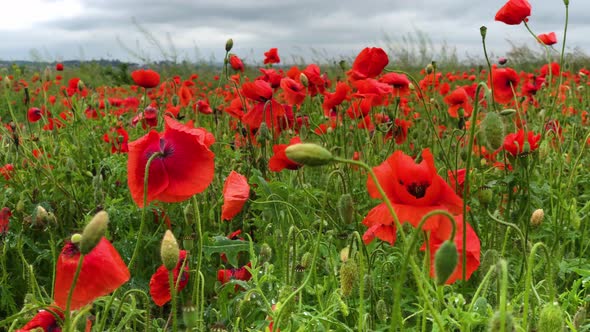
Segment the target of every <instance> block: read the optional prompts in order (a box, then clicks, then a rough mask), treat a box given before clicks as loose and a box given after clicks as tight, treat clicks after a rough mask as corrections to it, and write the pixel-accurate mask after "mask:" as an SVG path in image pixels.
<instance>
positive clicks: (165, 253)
mask: <svg viewBox="0 0 590 332" xmlns="http://www.w3.org/2000/svg"><path fill="white" fill-rule="evenodd" d="M160 256H161V257H162V263H163V264H164V266H165V267H166V269H167V270H168V271H172V270H173V269H174V268H175V267H176V264H177V263H178V259H179V258H180V249H179V248H178V242H176V238H175V237H174V234H172V231H170V230H166V233H165V234H164V238H163V239H162V245H161V247H160Z"/></svg>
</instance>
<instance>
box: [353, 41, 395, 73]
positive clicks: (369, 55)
mask: <svg viewBox="0 0 590 332" xmlns="http://www.w3.org/2000/svg"><path fill="white" fill-rule="evenodd" d="M388 63H389V59H388V58H387V53H385V51H383V49H381V48H378V47H366V48H365V49H364V50H362V51H361V52H360V53H359V54H358V55H357V56H356V59H355V60H354V62H353V64H352V69H351V70H349V71H348V73H347V75H348V76H349V78H350V79H351V80H353V81H355V80H363V79H366V78H375V77H377V76H379V74H381V72H382V71H383V68H385V66H387V64H388Z"/></svg>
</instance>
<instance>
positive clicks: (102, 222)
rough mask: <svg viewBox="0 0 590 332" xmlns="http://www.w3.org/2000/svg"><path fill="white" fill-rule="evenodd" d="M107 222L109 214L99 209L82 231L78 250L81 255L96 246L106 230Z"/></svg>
mask: <svg viewBox="0 0 590 332" xmlns="http://www.w3.org/2000/svg"><path fill="white" fill-rule="evenodd" d="M108 223H109V215H108V214H107V213H106V212H105V211H100V212H99V213H97V214H96V215H94V217H93V218H92V220H90V222H89V223H88V225H86V227H84V231H82V240H80V252H81V253H82V254H83V255H86V254H88V253H89V252H91V251H92V249H94V247H96V245H97V244H98V242H100V239H102V237H103V236H104V234H105V233H106V232H107V225H108Z"/></svg>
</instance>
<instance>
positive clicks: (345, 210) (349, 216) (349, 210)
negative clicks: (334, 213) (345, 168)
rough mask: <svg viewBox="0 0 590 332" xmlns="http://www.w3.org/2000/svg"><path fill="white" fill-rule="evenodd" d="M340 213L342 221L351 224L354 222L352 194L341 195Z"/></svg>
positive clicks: (339, 202) (339, 201)
mask: <svg viewBox="0 0 590 332" xmlns="http://www.w3.org/2000/svg"><path fill="white" fill-rule="evenodd" d="M338 214H340V218H342V221H343V222H344V223H345V224H347V225H349V224H351V223H352V220H353V218H354V207H353V205H352V196H350V194H344V195H342V196H340V199H339V200H338Z"/></svg>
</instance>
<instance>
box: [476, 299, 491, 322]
mask: <svg viewBox="0 0 590 332" xmlns="http://www.w3.org/2000/svg"><path fill="white" fill-rule="evenodd" d="M473 311H475V312H477V313H478V314H480V315H481V316H484V317H486V316H487V312H488V300H486V298H485V297H478V298H477V300H475V303H473Z"/></svg>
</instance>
